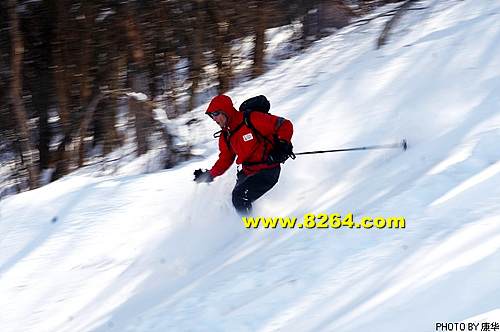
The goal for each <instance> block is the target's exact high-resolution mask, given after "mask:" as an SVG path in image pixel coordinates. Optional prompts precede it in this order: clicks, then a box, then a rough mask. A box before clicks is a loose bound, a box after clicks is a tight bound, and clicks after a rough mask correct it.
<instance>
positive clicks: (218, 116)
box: [211, 111, 227, 128]
mask: <svg viewBox="0 0 500 332" xmlns="http://www.w3.org/2000/svg"><path fill="white" fill-rule="evenodd" d="M211 118H212V119H213V120H214V121H215V122H216V123H217V124H218V125H219V127H221V128H224V126H225V125H226V123H227V116H226V114H224V113H223V112H220V111H219V112H213V113H212V114H211Z"/></svg>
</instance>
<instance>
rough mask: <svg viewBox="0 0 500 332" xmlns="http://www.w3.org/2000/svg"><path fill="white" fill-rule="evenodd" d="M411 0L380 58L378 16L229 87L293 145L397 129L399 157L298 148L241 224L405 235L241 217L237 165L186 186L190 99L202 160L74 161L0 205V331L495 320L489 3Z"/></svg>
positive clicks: (499, 297)
mask: <svg viewBox="0 0 500 332" xmlns="http://www.w3.org/2000/svg"><path fill="white" fill-rule="evenodd" d="M419 3H420V7H425V8H424V9H421V10H415V11H410V12H409V13H408V14H406V15H405V16H404V17H403V18H402V20H401V22H402V23H401V24H405V22H406V23H408V22H415V25H410V26H409V27H408V26H406V25H405V26H404V29H402V32H401V33H396V34H393V35H392V36H391V38H390V39H389V41H388V44H387V45H385V46H384V47H382V48H380V49H378V50H377V49H376V40H377V37H378V33H379V32H380V31H381V29H382V28H383V26H382V23H383V22H384V21H385V20H386V19H387V18H379V19H375V20H373V21H372V22H370V23H367V24H364V25H355V26H351V27H347V28H345V29H343V30H340V31H339V32H338V33H337V34H336V35H334V36H331V37H328V38H325V39H323V40H321V41H319V42H317V43H316V44H315V45H313V47H312V48H311V50H310V51H309V52H307V53H306V54H303V55H300V56H296V57H294V58H292V59H288V60H285V61H283V62H281V63H280V64H279V65H277V66H276V67H275V68H274V69H273V70H271V71H270V72H268V73H267V74H265V75H264V76H262V77H260V78H259V79H256V80H253V81H250V82H246V83H244V84H243V85H241V86H239V87H238V88H236V89H234V90H232V91H230V92H229V93H228V95H230V96H231V97H232V98H233V100H234V102H235V105H236V106H239V104H240V103H241V102H243V101H244V100H245V99H246V98H248V97H251V96H253V95H256V94H265V95H266V96H267V97H268V98H269V99H270V101H271V110H272V113H273V114H279V115H281V116H285V117H286V118H288V119H290V120H291V121H292V122H293V123H294V128H295V134H294V138H293V143H294V146H295V151H296V152H302V151H311V150H320V149H334V148H344V147H356V146H365V145H373V144H385V143H394V142H400V141H401V140H402V139H404V138H406V139H407V140H408V150H407V151H403V150H402V149H401V150H399V149H387V150H369V151H360V152H342V153H330V154H319V155H303V156H297V159H296V160H289V161H287V162H286V163H285V165H284V166H283V168H282V174H281V178H280V181H279V183H278V185H277V186H276V187H275V188H273V189H272V190H271V191H270V192H269V193H267V194H266V195H265V196H264V197H262V198H261V199H260V200H259V201H257V202H256V203H255V206H254V207H255V214H256V216H258V217H296V218H297V219H298V220H302V221H303V220H304V215H305V214H308V213H313V214H316V215H318V214H320V213H325V214H327V215H330V214H334V213H338V214H340V215H341V216H346V215H347V214H348V213H353V216H354V220H355V222H360V221H361V219H362V218H363V217H371V218H373V219H375V218H377V217H382V218H391V217H402V218H405V221H406V223H405V224H406V227H405V228H392V229H390V228H383V229H378V228H376V227H373V228H370V229H365V228H349V227H340V228H337V229H333V228H329V229H307V228H301V229H299V228H296V229H283V228H280V227H277V228H276V229H271V228H270V229H265V228H262V227H260V228H258V229H247V228H245V227H244V225H243V222H242V219H241V218H239V217H238V215H237V214H236V213H235V212H234V210H233V207H232V206H231V203H230V192H231V190H232V187H233V185H234V181H235V171H236V168H235V167H232V168H231V169H230V170H229V171H228V172H227V173H226V174H224V175H223V176H221V177H220V178H217V179H216V180H215V181H214V182H213V183H211V184H200V185H197V184H196V183H194V182H193V181H192V179H193V175H192V173H193V171H194V170H195V169H197V168H209V167H211V165H212V164H213V162H214V161H215V160H216V158H217V144H216V141H215V140H214V139H213V138H212V133H213V132H215V131H217V126H216V124H215V123H213V122H212V121H211V120H210V119H209V118H207V117H205V116H204V115H203V112H204V109H205V108H206V106H207V105H204V106H203V107H200V108H198V109H196V110H195V111H194V112H196V114H198V115H199V117H200V119H203V120H202V123H201V125H199V126H198V127H197V128H194V127H193V128H191V130H192V132H191V133H192V135H193V137H194V138H196V140H197V142H198V143H197V146H196V148H197V149H199V150H200V151H202V156H203V158H197V159H194V160H191V161H189V162H186V163H184V164H182V165H180V166H178V167H176V168H174V169H169V170H163V171H159V172H155V173H151V174H141V173H140V172H138V170H137V168H138V167H137V165H136V166H134V167H130V170H131V171H130V172H129V173H126V172H123V171H122V172H119V173H117V174H115V175H105V176H98V175H96V174H94V173H93V172H92V168H91V167H90V168H88V169H85V170H82V171H79V172H76V173H73V174H72V175H69V176H67V177H65V178H63V179H60V180H58V181H56V182H54V183H51V184H49V185H46V186H44V187H42V188H40V189H37V190H33V191H30V192H26V193H22V194H18V195H15V196H12V197H9V198H7V199H5V200H3V201H2V202H0V218H1V220H0V227H1V233H0V253H1V255H0V294H1V296H0V308H2V310H1V311H0V330H1V331H436V330H443V329H439V327H438V325H437V324H440V323H442V324H448V323H462V322H463V323H466V324H464V325H463V326H465V327H466V330H468V329H469V327H470V328H471V330H474V329H473V328H474V327H475V328H476V330H477V331H481V329H482V328H485V325H482V324H485V323H488V324H494V323H500V222H499V221H500V199H499V197H500V189H499V188H500V112H499V110H500V94H499V93H498V91H499V90H500V24H499V23H498V22H499V15H500V3H499V2H498V1H472V0H469V1H457V0H448V1H439V2H437V1H421V2H419ZM143 168H146V169H147V165H143ZM472 323H476V324H479V325H469V324H472ZM450 326H451V325H450ZM453 326H455V327H456V329H455V330H460V327H461V326H462V325H460V324H457V325H454V324H453ZM492 326H493V325H492ZM448 331H449V329H448Z"/></svg>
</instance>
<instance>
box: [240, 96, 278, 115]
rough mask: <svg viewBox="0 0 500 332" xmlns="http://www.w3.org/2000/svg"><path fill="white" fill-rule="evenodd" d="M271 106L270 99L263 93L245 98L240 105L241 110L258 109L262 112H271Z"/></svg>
mask: <svg viewBox="0 0 500 332" xmlns="http://www.w3.org/2000/svg"><path fill="white" fill-rule="evenodd" d="M270 108H271V104H270V103H269V100H267V98H266V97H265V96H263V95H260V96H256V97H252V98H250V99H247V100H245V101H244V102H243V103H242V104H241V105H240V109H239V110H240V112H248V111H249V112H252V111H257V112H261V113H269V109H270Z"/></svg>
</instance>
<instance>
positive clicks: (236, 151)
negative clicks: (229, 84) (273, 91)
mask: <svg viewBox="0 0 500 332" xmlns="http://www.w3.org/2000/svg"><path fill="white" fill-rule="evenodd" d="M217 111H222V112H224V114H226V116H227V118H228V121H227V123H226V125H225V127H224V128H222V130H223V131H225V132H226V133H227V135H225V134H223V135H221V136H220V137H219V150H220V153H219V159H218V160H217V161H216V162H215V164H214V166H213V167H212V169H210V171H209V172H210V174H211V175H212V176H213V177H214V178H215V177H217V176H219V175H222V174H223V173H224V172H225V171H226V170H227V169H228V168H229V167H230V166H231V165H232V164H233V162H234V159H235V158H236V164H239V165H243V171H244V172H245V174H247V175H249V176H250V175H253V174H255V173H256V172H257V171H259V170H261V169H265V168H273V167H276V166H278V164H267V163H266V160H267V156H268V154H269V151H270V150H271V149H272V147H273V146H272V144H273V142H274V137H275V135H276V136H277V138H278V139H283V140H285V141H287V142H290V141H291V139H292V135H293V125H292V123H291V122H290V121H289V120H286V119H285V118H282V117H278V116H275V115H271V114H265V113H261V112H257V111H254V112H251V113H250V122H251V124H252V125H253V126H254V127H255V129H257V130H258V132H259V133H261V134H262V135H263V136H264V137H266V139H267V141H268V142H266V141H265V140H264V139H263V137H261V136H260V135H258V134H257V133H256V132H254V131H253V130H252V129H251V128H249V127H248V126H247V125H246V124H245V123H244V113H243V112H239V111H237V110H236V109H235V108H234V107H233V102H232V101H231V98H229V97H228V96H225V95H220V96H217V97H215V98H214V99H213V100H212V101H211V102H210V105H209V106H208V109H207V111H206V112H205V113H206V114H208V113H212V112H217ZM226 137H227V138H228V139H229V142H227V141H226ZM228 143H229V144H228Z"/></svg>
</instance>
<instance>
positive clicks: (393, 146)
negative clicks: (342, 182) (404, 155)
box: [295, 139, 408, 156]
mask: <svg viewBox="0 0 500 332" xmlns="http://www.w3.org/2000/svg"><path fill="white" fill-rule="evenodd" d="M399 148H403V150H406V149H407V148H408V144H407V143H406V139H404V140H403V141H401V142H399V143H393V144H380V145H369V146H361V147H357V148H347V149H334V150H320V151H307V152H298V153H295V155H296V156H300V155H304V154H318V153H329V152H345V151H359V150H375V149H399Z"/></svg>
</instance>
